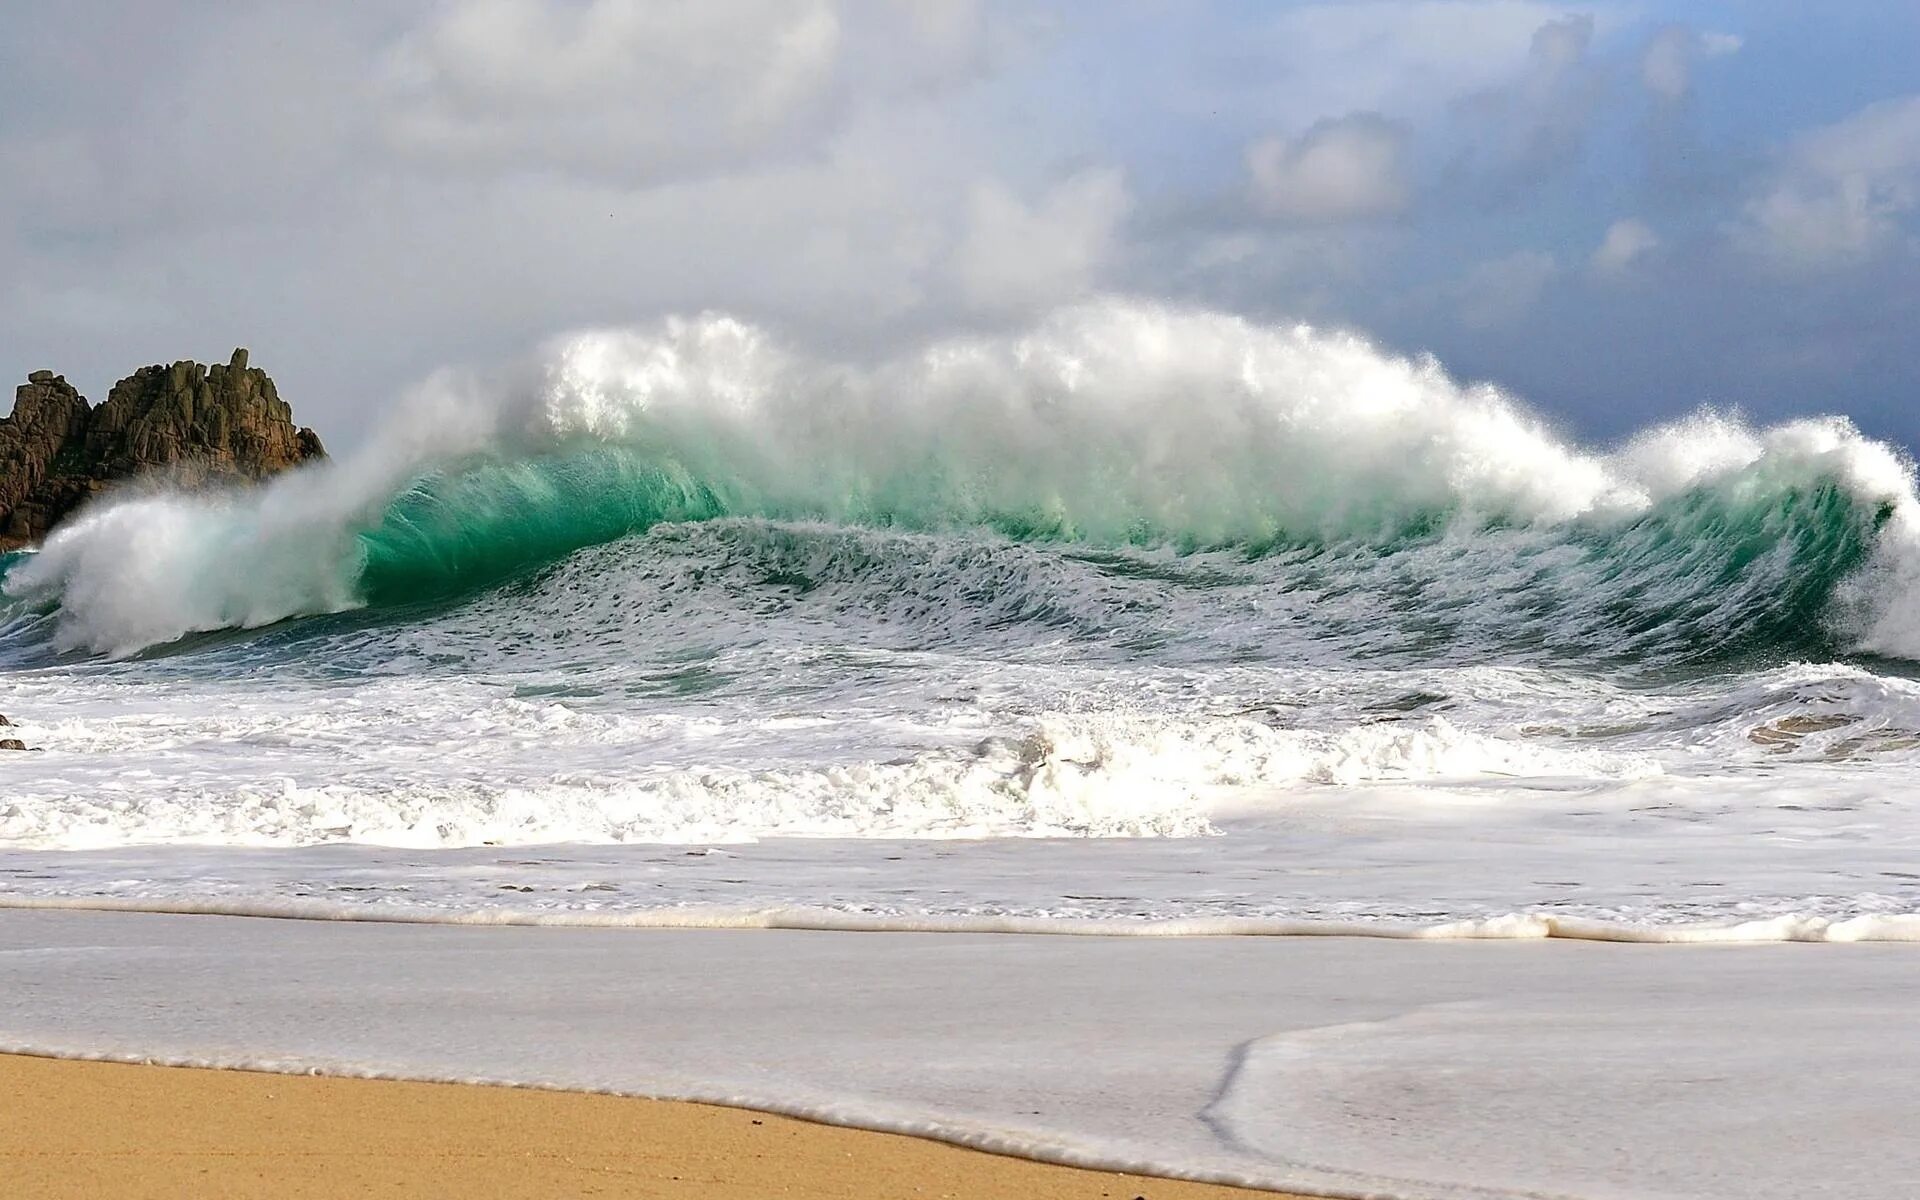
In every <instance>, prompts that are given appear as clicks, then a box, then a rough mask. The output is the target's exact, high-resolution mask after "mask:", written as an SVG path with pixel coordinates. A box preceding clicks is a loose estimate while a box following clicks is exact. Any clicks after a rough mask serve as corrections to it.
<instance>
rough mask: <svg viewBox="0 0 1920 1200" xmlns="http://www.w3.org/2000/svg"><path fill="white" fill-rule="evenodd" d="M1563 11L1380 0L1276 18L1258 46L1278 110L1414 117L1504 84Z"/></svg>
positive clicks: (1543, 6)
mask: <svg viewBox="0 0 1920 1200" xmlns="http://www.w3.org/2000/svg"><path fill="white" fill-rule="evenodd" d="M1557 12H1558V8H1557V6H1556V5H1554V4H1550V3H1537V2H1534V0H1464V2H1463V0H1372V2H1370V3H1350V2H1341V3H1319V4H1302V5H1297V6H1292V7H1288V8H1286V9H1284V10H1282V11H1280V12H1278V13H1277V14H1276V15H1275V16H1274V17H1273V19H1272V21H1271V23H1270V24H1269V25H1268V26H1267V28H1266V31H1265V33H1266V36H1265V37H1264V38H1263V39H1260V40H1259V41H1257V42H1256V43H1254V45H1253V47H1252V49H1254V50H1255V51H1256V52H1257V53H1258V55H1259V72H1260V79H1261V80H1262V81H1263V82H1264V84H1265V86H1266V87H1267V88H1268V89H1269V90H1270V91H1271V93H1272V96H1273V100H1274V102H1275V107H1277V108H1279V109H1281V110H1283V111H1291V112H1295V113H1300V114H1303V116H1306V117H1308V118H1310V117H1311V116H1313V115H1316V114H1322V115H1330V114H1334V113H1342V112H1380V113H1385V114H1387V115H1389V116H1395V117H1405V118H1413V117H1417V116H1420V115H1421V114H1423V113H1425V112H1427V111H1428V110H1430V109H1431V108H1432V106H1433V105H1435V104H1436V103H1444V102H1445V101H1446V100H1448V99H1451V98H1452V97H1455V96H1460V95H1464V94H1468V93H1472V92H1478V91H1483V90H1486V89H1489V88H1495V87H1500V86H1504V85H1505V84H1506V83H1507V82H1508V81H1509V80H1510V79H1511V78H1512V77H1513V75H1514V74H1515V72H1516V71H1519V70H1521V69H1523V68H1524V65H1525V63H1526V61H1527V55H1528V52H1529V48H1530V46H1531V44H1532V41H1533V38H1534V35H1535V33H1536V31H1537V30H1539V29H1540V27H1541V25H1542V24H1543V23H1545V22H1548V21H1550V20H1552V19H1553V18H1554V17H1555V15H1556V14H1557Z"/></svg>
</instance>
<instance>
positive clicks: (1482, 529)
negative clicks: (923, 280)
mask: <svg viewBox="0 0 1920 1200" xmlns="http://www.w3.org/2000/svg"><path fill="white" fill-rule="evenodd" d="M1916 513H1920V503H1916V500H1915V494H1914V489H1913V480H1912V471H1911V467H1910V465H1909V464H1908V463H1907V462H1906V461H1905V460H1904V458H1903V457H1902V456H1901V455H1899V454H1898V453H1897V452H1895V451H1894V450H1892V449H1891V448H1889V447H1887V446H1885V445H1882V444H1879V443H1875V442H1872V441H1870V440H1868V439H1866V438H1864V437H1862V436H1861V435H1860V434H1859V433H1858V432H1857V431H1856V430H1855V429H1854V428H1853V427H1852V426H1851V425H1850V424H1849V423H1848V422H1846V421H1845V420H1843V419H1839V418H1824V419H1817V420H1807V421H1798V422H1793V423H1790V424H1786V425H1782V426H1779V427H1775V428H1771V429H1754V428H1752V427H1750V426H1748V425H1746V424H1744V423H1742V422H1741V421H1739V420H1737V419H1735V418H1732V417H1729V416H1726V415H1722V414H1715V413H1702V414H1699V415H1697V416H1695V417H1692V418H1689V419H1688V420H1686V421H1682V422H1679V423H1676V424H1673V425H1669V426H1665V427H1662V428H1659V429H1655V430H1651V431H1649V432H1647V433H1644V434H1642V435H1641V436H1640V437H1638V438H1635V439H1633V440H1632V441H1631V442H1629V443H1628V444H1627V445H1625V446H1624V447H1622V448H1620V449H1619V450H1617V451H1614V452H1611V453H1603V452H1597V451H1591V450H1586V449H1582V448H1580V447H1577V446H1574V445H1571V444H1569V443H1567V442H1565V441H1563V440H1562V439H1560V438H1559V437H1557V436H1556V435H1555V434H1554V433H1553V431H1552V430H1551V429H1550V427H1549V426H1548V425H1547V423H1545V422H1544V421H1542V420H1541V419H1540V418H1539V417H1538V416H1536V415H1535V414H1533V413H1532V412H1531V411H1530V410H1528V409H1527V408H1526V407H1525V406H1524V405H1522V404H1520V403H1519V402H1517V401H1516V400H1514V399H1513V398H1511V397H1509V396H1507V395H1506V394H1504V393H1502V392H1500V391H1499V390H1497V389H1495V388H1492V387H1490V386H1486V385H1473V386H1465V385H1461V384H1458V383H1456V382H1454V381H1453V380H1451V379H1450V378H1449V377H1448V376H1447V375H1446V373H1445V372H1444V371H1443V370H1442V369H1441V367H1440V366H1439V365H1438V364H1437V363H1436V362H1434V361H1433V360H1432V359H1430V358H1417V359H1410V358H1404V357H1398V356H1394V355H1390V354H1386V353H1383V352H1381V351H1380V350H1379V349H1377V348H1376V347H1374V346H1373V345H1371V344H1370V343H1368V342H1367V341H1365V340H1364V339H1362V338H1359V337H1356V336H1353V335H1348V334H1340V333H1326V332H1321V331H1316V330H1313V329H1309V328H1306V327H1297V326H1296V327H1270V326H1261V325H1256V324H1253V323H1251V322H1248V321H1246V320H1244V319H1241V318H1239V317H1235V316H1230V315H1223V314H1218V313H1210V312H1200V311H1191V310H1178V309H1169V308H1164V307H1157V306H1152V305H1146V304H1140V303H1135V302H1130V301H1120V300H1113V301H1105V302H1101V303H1097V304H1092V305H1088V306H1083V307H1077V308H1072V309H1068V310H1065V311H1062V312H1059V313H1056V314H1054V315H1052V316H1051V317H1049V318H1048V319H1046V320H1044V321H1042V322H1041V323H1040V324H1039V325H1037V326H1036V327H1035V328H1033V329H1031V330H1028V331H1026V332H1024V333H1020V334H1017V335H1012V336H1006V337H992V338H988V337H975V338H960V339H949V340H945V341H941V342H937V343H935V344H933V345H930V346H928V347H926V348H925V349H923V350H921V351H920V352H918V353H915V354H912V355H908V356H905V357H902V358H898V359H894V360H890V361H886V362H881V363H878V364H866V365H854V364H847V363H838V362H833V361H828V360H822V359H818V358H813V357H809V356H806V355H803V354H800V353H797V352H795V351H792V350H790V349H788V348H785V347H783V346H781V345H779V344H778V343H777V342H776V341H775V340H774V339H773V338H771V337H769V336H768V335H767V334H766V333H764V332H763V331H760V330H758V329H755V328H754V327H752V326H750V325H747V324H745V323H743V322H740V321H737V320H734V319H732V318H729V317H724V316H717V315H709V316H703V317H699V318H692V319H680V318H675V319H669V320H666V321H664V322H661V323H660V324H658V325H656V326H654V327H652V328H650V329H645V330H638V331H602V332H591V333H583V334H577V335H573V336H571V337H568V338H565V339H562V340H560V341H558V342H556V343H554V344H553V345H552V346H550V347H549V348H548V350H547V352H546V353H545V354H543V355H542V356H541V357H540V358H539V359H538V360H537V361H536V362H535V363H532V364H522V365H519V366H516V367H513V368H510V369H507V370H504V371H501V372H499V373H496V374H493V375H489V376H472V375H465V376H463V375H455V374H443V375H441V376H438V377H436V378H435V379H433V380H431V381H429V382H428V383H427V384H425V385H423V386H422V387H421V388H419V389H416V391H415V392H414V393H412V394H411V395H410V396H409V397H407V399H406V401H405V402H404V403H403V405H402V406H401V408H400V410H399V412H398V414H397V415H396V417H395V418H394V419H393V420H392V421H391V422H389V424H388V425H387V426H386V427H385V429H383V431H382V432H381V433H380V434H379V435H378V436H376V437H374V438H373V439H372V440H371V441H370V442H369V443H368V445H367V446H366V448H365V449H363V450H362V451H361V452H360V453H358V454H356V455H354V456H352V457H351V458H348V459H344V460H342V461H340V462H337V463H331V464H326V465H322V466H319V467H316V468H313V469H310V470H308V471H304V472H301V473H299V474H296V475H291V476H287V477H283V478H281V479H278V480H275V481H273V482H272V483H270V484H268V485H267V486H265V487H263V488H259V489H256V490H253V491H249V492H237V493H227V494H219V495H211V496H207V495H196V496H183V495H174V494H164V493H163V494H144V495H127V496H122V497H120V498H118V499H116V500H113V501H111V502H108V503H106V504H103V505H100V506H97V507H96V508H94V509H93V510H90V511H89V512H87V513H86V514H85V515H84V516H83V517H81V518H80V519H79V520H77V521H74V522H73V523H71V524H70V525H68V526H67V527H65V528H63V529H62V530H61V531H60V532H58V533H57V534H56V535H55V536H54V537H53V538H51V539H49V541H48V542H47V544H46V546H45V547H44V548H43V549H42V550H41V551H40V552H39V553H37V554H34V555H32V556H30V557H29V558H28V559H27V560H26V561H24V562H21V563H19V564H16V565H15V567H14V568H13V569H12V570H11V571H10V572H9V574H8V576H7V579H6V585H5V586H6V590H7V592H8V594H9V595H12V596H14V597H17V598H20V599H23V600H25V601H27V602H29V603H34V604H39V605H43V606H48V607H52V608H56V609H57V612H58V628H59V632H58V638H59V640H60V642H61V644H62V645H64V646H67V647H75V648H84V649H88V650H92V651H98V652H106V653H112V654H126V653H131V652H134V651H138V650H140V649H142V648H145V647H147V646H151V645H155V644H158V643H164V642H167V641H171V640H173V639H176V638H179V637H181V636H182V635H184V634H187V633H191V632H196V631H207V630H214V629H222V628H229V627H253V626H259V625H264V624H268V623H271V622H274V621H278V620H282V619H285V618H288V617H293V616H299V615H306V614H313V613H321V612H331V611H339V610H342V609H346V608H351V607H354V606H358V605H363V604H369V603H371V604H375V605H389V604H395V603H403V602H409V601H414V600H418V599H422V598H431V597H444V596H449V595H455V594H459V593H462V592H466V591H470V590H474V589H477V588H480V587H484V586H487V585H490V584H492V583H495V582H498V581H499V580H501V579H503V578H506V577H509V576H512V575H514V574H516V573H520V572H522V571H524V570H526V569H528V568H530V567H532V566H536V565H539V564H543V563H546V562H550V561H552V560H554V559H557V558H559V557H561V556H563V555H565V554H567V553H569V552H571V551H574V550H577V549H579V548H581V547H584V546H588V545H593V544H598V543H602V542H607V541H611V540H614V539H617V538H619V537H621V536H623V535H625V534H629V533H633V532H636V531H640V530H645V529H648V528H651V527H653V526H655V525H657V524H660V523H662V522H673V521H701V520H708V519H712V518H715V517H721V516H728V515H737V516H756V517H770V518H776V519H783V520H813V521H825V522H831V523H835V524H841V525H856V526H880V527H894V528H906V529H914V530H941V529H955V528H974V527H984V528H987V529H991V530H994V531H998V532H999V533H1001V534H1005V535H1010V536H1012V537H1015V538H1017V539H1022V540H1032V539H1046V540H1061V541H1075V542H1083V543H1093V544H1097V545H1106V546H1128V545H1141V544H1159V545H1165V546H1170V547H1174V548H1176V549H1179V550H1185V551H1191V550H1198V549H1205V548H1223V547H1226V548H1234V549H1236V550H1238V551H1240V552H1245V553H1252V554H1272V553H1274V552H1276V551H1280V550H1286V549H1289V548H1299V547H1313V548H1319V549H1323V550H1324V549H1325V548H1327V547H1337V546H1358V547H1364V548H1367V550H1368V552H1381V551H1386V552H1395V551H1399V550H1404V549H1406V548H1408V547H1416V546H1421V545H1427V544H1430V543H1432V542H1433V541H1434V540H1435V539H1440V538H1454V539H1459V538H1467V539H1472V538H1474V537H1477V536H1482V535H1485V534H1487V533H1489V532H1505V533H1509V534H1511V533H1512V532H1513V531H1522V532H1529V533H1539V532H1540V531H1548V534H1549V536H1546V537H1544V538H1535V539H1532V540H1530V541H1528V540H1526V539H1522V541H1523V542H1524V543H1525V544H1524V545H1522V544H1519V543H1515V544H1511V545H1508V546H1506V547H1504V548H1502V549H1500V550H1499V551H1498V554H1499V555H1502V556H1505V557H1502V558H1501V560H1500V565H1498V566H1497V569H1495V570H1494V572H1493V575H1492V576H1491V577H1483V578H1482V579H1480V581H1479V582H1480V583H1481V584H1482V585H1487V586H1491V587H1493V588H1494V589H1495V590H1498V589H1500V588H1502V587H1505V586H1507V585H1508V584H1510V583H1512V582H1513V580H1515V579H1519V580H1520V581H1521V582H1523V583H1525V582H1527V581H1528V580H1531V579H1536V578H1537V577H1538V576H1539V575H1540V573H1541V571H1542V570H1543V569H1545V568H1555V569H1557V568H1558V567H1561V566H1564V567H1566V568H1568V569H1569V570H1570V571H1571V572H1572V575H1571V576H1570V577H1572V578H1591V579H1595V580H1598V581H1600V582H1601V583H1603V584H1604V585H1605V586H1604V587H1602V588H1601V589H1600V590H1599V591H1598V592H1593V593H1591V594H1582V595H1575V594H1573V592H1572V590H1571V589H1568V588H1560V589H1558V590H1557V592H1556V589H1553V588H1548V589H1546V592H1547V594H1548V596H1549V599H1548V601H1546V603H1548V604H1549V606H1550V607H1553V608H1555V609H1556V610H1557V611H1560V612H1562V613H1573V614H1575V615H1579V616H1581V617H1583V618H1584V619H1589V620H1592V621H1595V622H1600V623H1602V624H1607V625H1609V627H1610V628H1612V629H1615V630H1620V629H1624V630H1626V631H1627V633H1628V634H1630V635H1633V636H1629V637H1627V638H1626V639H1625V643H1632V642H1633V641H1634V638H1635V637H1638V638H1640V641H1641V642H1643V643H1647V644H1652V643H1657V642H1659V641H1660V636H1659V632H1660V630H1661V629H1663V628H1664V629H1680V630H1681V631H1682V633H1683V634H1684V636H1687V637H1693V636H1696V635H1697V634H1698V633H1699V632H1700V631H1701V630H1707V631H1714V630H1720V631H1731V634H1732V635H1733V636H1738V637H1741V638H1744V639H1747V640H1750V638H1751V636H1760V637H1776V636H1788V635H1790V634H1792V633H1793V631H1794V630H1796V629H1801V630H1802V633H1803V634H1804V632H1805V631H1804V629H1802V627H1803V626H1806V625H1808V624H1809V623H1812V624H1813V625H1815V626H1821V627H1828V626H1832V625H1833V623H1834V622H1836V621H1837V622H1841V623H1843V624H1844V628H1845V630H1846V632H1847V637H1848V639H1849V640H1850V644H1851V645H1853V646H1856V647H1858V648H1862V649H1868V650H1874V651H1880V652H1887V653H1896V654H1920V612H1913V611H1909V606H1908V605H1906V604H1905V602H1904V600H1903V599H1902V598H1901V597H1902V595H1903V594H1904V593H1905V592H1907V591H1908V589H1909V585H1910V584H1911V583H1913V582H1915V581H1916V579H1920V549H1917V548H1920V517H1916ZM1469 557H1471V556H1469ZM1490 565H1493V564H1489V563H1486V562H1482V563H1481V564H1480V567H1481V568H1482V569H1485V568H1488V567H1489V566H1490ZM1583 572H1584V574H1583ZM1376 582H1378V580H1376ZM1468 582H1469V581H1467V580H1465V579H1461V580H1457V581H1456V583H1458V584H1460V585H1463V586H1464V585H1466V584H1467V583H1468ZM1555 595H1558V596H1559V598H1558V599H1553V598H1552V597H1553V596H1555ZM1447 612H1448V608H1447V606H1446V605H1441V606H1437V607H1436V608H1435V609H1434V611H1433V614H1431V615H1432V619H1434V620H1437V621H1440V622H1441V623H1443V624H1444V623H1445V622H1446V621H1447V620H1450V619H1452V618H1450V617H1448V616H1447V615H1446V614H1447ZM1416 618H1417V620H1425V619H1427V615H1424V614H1416ZM1417 620H1416V623H1417ZM1676 622H1677V624H1676ZM1643 635H1644V636H1643ZM1613 640H1614V641H1621V640H1622V639H1620V638H1615V639H1613Z"/></svg>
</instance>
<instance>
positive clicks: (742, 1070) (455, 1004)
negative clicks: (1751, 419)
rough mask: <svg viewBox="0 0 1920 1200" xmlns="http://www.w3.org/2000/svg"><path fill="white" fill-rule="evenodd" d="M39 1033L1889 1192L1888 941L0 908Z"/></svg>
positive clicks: (9, 952)
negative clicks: (500, 921)
mask: <svg viewBox="0 0 1920 1200" xmlns="http://www.w3.org/2000/svg"><path fill="white" fill-rule="evenodd" d="M22 972H31V978H32V980H33V986H32V987H31V988H23V987H17V986H9V987H7V988H5V989H4V990H0V1041H3V1042H4V1043H5V1046H4V1047H0V1048H5V1049H12V1050H25V1051H31V1052H36V1053H45V1054H60V1055H72V1056H80V1057H106V1058H119V1059H132V1060H153V1061H162V1062H172V1063H181V1064H199V1065H226V1066H242V1065H244V1066H248V1067H253V1068H258V1069H268V1070H282V1071H301V1072H305V1071H315V1070H318V1071H326V1072H337V1073H345V1074H365V1075H376V1076H392V1077H404V1078H418V1079H441V1080H455V1081H459V1080H471V1081H494V1082H513V1083H521V1084H528V1085H536V1086H553V1087H566V1088H572V1089H577V1090H591V1091H609V1092H619V1093H628V1094H639V1095H654V1096H661V1097H667V1098H683V1099H699V1100H707V1101H715V1102H720V1103H729V1104H739V1105H744V1106H750V1107H760V1108H766V1109H769V1110H771V1111H777V1112H786V1113H791V1114H796V1115H803V1116H807V1117H811V1118H814V1119H819V1120H825V1121H831V1122H838V1123H846V1124H854V1125H862V1126H868V1127H873V1128H880V1129H891V1130H896V1131H900V1132H907V1133H915V1134H919V1135H922V1136H929V1137H936V1138H941V1139H944V1140H949V1141H954V1142H958V1143H961V1144H964V1145H972V1146H978V1147H981V1148H985V1149H993V1150H999V1151H1002V1152H1007V1153H1015V1154H1022V1155H1026V1156H1030V1157H1038V1158H1046V1159H1052V1160H1057V1161H1065V1162H1071V1163H1075V1164H1080V1165H1095V1166H1107V1167H1112V1168H1116V1169H1128V1170H1142V1169H1144V1170H1148V1171H1153V1172H1159V1173H1168V1174H1176V1175H1183V1176H1188V1177H1194V1178H1207V1179H1213V1180H1216V1181H1219V1182H1237V1183H1246V1184H1254V1185H1259V1186H1269V1187H1281V1188H1287V1189H1291V1190H1296V1191H1302V1192H1307V1193H1310V1194H1319V1195H1327V1196H1340V1197H1361V1196H1365V1197H1375V1198H1381V1197H1384V1198H1386V1200H1517V1198H1519V1197H1535V1198H1537V1197H1540V1196H1555V1197H1579V1198H1582V1200H1603V1198H1606V1200H1611V1198H1614V1197H1626V1196H1687V1197H1690V1198H1691V1200H1804V1197H1806V1196H1810V1195H1819V1194H1823V1193H1831V1194H1837V1195H1845V1196H1848V1197H1851V1198H1853V1200H1904V1197H1906V1196H1907V1195H1908V1194H1909V1191H1910V1184H1911V1181H1912V1179H1914V1178H1915V1177H1917V1176H1920V1151H1916V1148H1915V1142H1914V1139H1912V1138H1911V1137H1908V1136H1906V1135H1907V1133H1908V1131H1910V1129H1911V1128H1912V1127H1913V1125H1914V1123H1915V1121H1916V1120H1920V1088H1916V1085H1915V1082H1914V1081H1915V1080H1916V1079H1920V1040H1916V1039H1915V1038H1913V1037H1912V1036H1910V1031H1911V1025H1912V1015H1911V1011H1910V1009H1911V1004H1910V999H1911V996H1912V995H1913V994H1914V989H1915V987H1916V986H1920V957H1916V956H1915V955H1913V954H1911V953H1910V952H1908V951H1907V950H1905V949H1904V948H1901V947H1886V946H1880V947H1876V946H1858V945H1856V946H1821V947H1805V946H1776V947H1754V948H1750V949H1748V950H1744V951H1740V952H1737V953H1730V952H1728V951H1726V950H1724V949H1720V948H1715V947H1687V946H1667V947H1647V946H1618V945H1595V944H1586V945H1573V944H1569V943H1564V942H1558V941H1549V942H1545V943H1536V944H1532V945H1517V944H1514V943H1512V942H1500V941H1492V942H1489V941H1444V942H1432V941H1387V940H1379V939H1353V938H1306V939H1298V938H1293V939H1289V938H1278V939H1260V938H1199V939H1195V938H1170V939H1168V938H1160V939H1146V938H1058V937H1055V938H1020V937H995V938H974V937H966V936H953V937H934V938H929V937H902V936H891V935H853V934H834V933H819V932H813V933H805V934H801V933H783V932H762V933H757V934H752V935H744V934H737V933H717V932H716V933H700V932H692V931H681V932H676V933H664V932H658V933H645V932H632V931H628V932H617V931H594V930H573V931H562V930H552V929H545V930H514V929H487V930H481V929H458V928H448V927H434V928H427V927H420V926H399V925H369V924H353V925H339V924H320V923H312V922H279V921H233V920H222V919H218V918H208V917H191V918H187V917H163V916H147V917H134V916H128V915H116V914H103V913H71V912H69V913H53V912H40V913H24V912H6V913H0V981H5V982H11V981H12V980H13V979H14V978H15V977H16V976H18V975H19V974H20V973H22Z"/></svg>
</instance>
